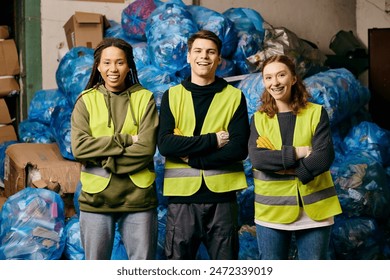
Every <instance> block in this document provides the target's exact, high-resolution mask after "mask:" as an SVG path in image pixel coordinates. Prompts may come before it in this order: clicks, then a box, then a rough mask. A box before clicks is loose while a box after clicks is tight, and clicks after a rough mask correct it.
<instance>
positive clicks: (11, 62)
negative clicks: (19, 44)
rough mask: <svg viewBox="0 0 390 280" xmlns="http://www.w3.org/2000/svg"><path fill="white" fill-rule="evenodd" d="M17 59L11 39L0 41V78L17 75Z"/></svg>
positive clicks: (16, 52) (14, 45)
mask: <svg viewBox="0 0 390 280" xmlns="http://www.w3.org/2000/svg"><path fill="white" fill-rule="evenodd" d="M19 73H20V68H19V58H18V51H17V49H16V44H15V41H14V40H13V39H8V40H0V76H15V75H19Z"/></svg>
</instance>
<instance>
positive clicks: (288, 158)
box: [282, 146, 297, 170]
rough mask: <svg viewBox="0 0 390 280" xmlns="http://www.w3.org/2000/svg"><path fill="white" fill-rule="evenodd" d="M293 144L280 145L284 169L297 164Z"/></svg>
mask: <svg viewBox="0 0 390 280" xmlns="http://www.w3.org/2000/svg"><path fill="white" fill-rule="evenodd" d="M295 158H296V157H295V149H294V147H293V146H282V161H283V167H284V169H286V170H287V169H291V168H294V167H295V166H296V165H297V161H296V159H295Z"/></svg>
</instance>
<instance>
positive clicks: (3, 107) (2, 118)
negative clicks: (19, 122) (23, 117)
mask: <svg viewBox="0 0 390 280" xmlns="http://www.w3.org/2000/svg"><path fill="white" fill-rule="evenodd" d="M10 123H12V119H11V115H10V114H9V110H8V106H7V102H5V100H4V98H0V125H1V124H10Z"/></svg>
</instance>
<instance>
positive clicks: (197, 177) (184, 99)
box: [163, 85, 247, 196]
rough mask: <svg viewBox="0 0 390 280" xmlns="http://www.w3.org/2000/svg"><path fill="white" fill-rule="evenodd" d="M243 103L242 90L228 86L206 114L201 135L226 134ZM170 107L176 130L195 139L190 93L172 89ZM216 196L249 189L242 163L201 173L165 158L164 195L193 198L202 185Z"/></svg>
mask: <svg viewBox="0 0 390 280" xmlns="http://www.w3.org/2000/svg"><path fill="white" fill-rule="evenodd" d="M240 102H241V91H240V90H238V89H236V88H234V87H232V86H230V85H228V86H227V88H225V89H224V90H223V91H222V92H219V93H216V94H215V96H214V98H213V101H212V102H211V105H210V107H209V109H208V112H207V114H206V117H205V120H204V123H203V126H202V129H201V134H207V133H213V132H218V131H221V130H225V131H227V128H228V125H229V122H230V120H231V119H232V117H233V115H234V113H235V111H236V110H237V108H238V106H239V105H240ZM169 106H170V109H171V112H172V115H173V116H174V118H175V124H176V128H178V129H179V130H180V131H181V132H182V134H183V135H184V136H193V133H194V130H195V111H194V105H193V101H192V95H191V92H190V91H188V90H186V89H185V88H184V87H183V86H182V85H177V86H174V87H172V88H170V90H169ZM202 177H203V178H204V180H205V183H206V185H207V187H208V188H209V189H210V190H211V191H213V192H216V193H222V192H229V191H235V190H240V189H244V188H246V187H247V183H246V177H245V173H244V167H243V163H242V161H238V162H236V163H234V164H231V165H222V166H221V168H219V169H213V170H201V169H196V168H192V167H190V166H189V165H188V164H186V163H184V162H182V161H181V160H179V159H177V160H175V159H172V158H166V161H165V171H164V190H163V194H164V195H165V196H190V195H192V194H194V193H196V192H197V191H198V190H199V189H200V187H201V184H202Z"/></svg>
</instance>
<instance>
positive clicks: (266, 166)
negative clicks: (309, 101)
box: [248, 108, 335, 184]
mask: <svg viewBox="0 0 390 280" xmlns="http://www.w3.org/2000/svg"><path fill="white" fill-rule="evenodd" d="M277 118H278V122H279V127H280V132H281V137H282V145H283V146H282V149H281V150H268V149H264V148H257V144H256V139H257V138H258V137H259V134H258V133H257V130H256V127H255V125H254V122H253V117H252V119H251V127H250V129H251V134H250V137H249V142H248V149H249V158H250V161H251V163H252V166H253V167H254V168H256V169H258V170H263V171H269V172H275V171H280V170H284V169H291V168H295V173H296V175H297V176H298V178H299V180H300V181H301V182H302V183H304V184H306V183H308V182H310V181H311V180H313V179H314V177H316V176H318V175H319V174H321V173H323V172H325V171H327V170H329V168H330V167H331V165H332V163H333V160H334V157H335V153H334V147H333V141H332V136H331V131H330V126H329V117H328V114H327V112H326V110H325V109H324V108H322V111H321V118H320V121H319V123H318V125H317V128H316V131H315V133H314V135H313V138H312V149H313V150H312V153H311V155H310V156H309V157H307V158H303V159H298V160H296V159H295V150H294V147H293V146H292V144H293V136H294V128H295V122H296V116H295V115H294V114H292V113H291V112H287V113H278V114H277Z"/></svg>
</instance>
